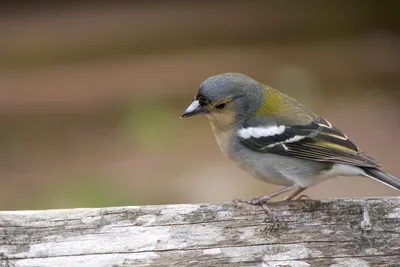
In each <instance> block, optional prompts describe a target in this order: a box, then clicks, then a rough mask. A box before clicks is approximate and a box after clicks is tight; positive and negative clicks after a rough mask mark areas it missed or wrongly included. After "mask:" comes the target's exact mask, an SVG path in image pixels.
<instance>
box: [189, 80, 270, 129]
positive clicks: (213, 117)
mask: <svg viewBox="0 0 400 267" xmlns="http://www.w3.org/2000/svg"><path fill="white" fill-rule="evenodd" d="M264 94H265V90H264V85H263V84H261V83H259V82H257V81H256V80H254V79H252V78H250V77H248V76H246V75H244V74H240V73H225V74H220V75H217V76H213V77H210V78H208V79H207V80H205V81H204V82H203V83H202V84H201V85H200V88H199V89H198V91H197V94H196V96H195V99H194V101H193V102H192V104H191V105H190V106H189V107H188V108H187V110H186V111H185V112H184V113H183V114H182V116H181V118H184V117H190V116H193V115H197V114H204V115H206V116H207V117H208V118H209V119H210V121H211V122H212V123H213V122H214V123H216V124H221V126H223V125H224V124H226V125H225V126H228V125H231V124H232V123H242V122H243V121H246V120H247V119H249V118H250V117H251V116H253V115H254V114H255V113H256V112H257V111H258V110H259V108H260V106H261V104H262V101H263V99H264Z"/></svg>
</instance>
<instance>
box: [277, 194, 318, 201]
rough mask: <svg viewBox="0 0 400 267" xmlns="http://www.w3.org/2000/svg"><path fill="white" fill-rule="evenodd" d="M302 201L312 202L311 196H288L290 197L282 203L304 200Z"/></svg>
mask: <svg viewBox="0 0 400 267" xmlns="http://www.w3.org/2000/svg"><path fill="white" fill-rule="evenodd" d="M302 199H307V200H311V198H310V197H309V196H307V195H301V196H299V197H297V198H294V197H290V196H288V197H285V198H284V199H282V201H295V200H302Z"/></svg>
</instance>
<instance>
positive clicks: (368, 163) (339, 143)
mask: <svg viewBox="0 0 400 267" xmlns="http://www.w3.org/2000/svg"><path fill="white" fill-rule="evenodd" d="M237 135H238V138H239V141H240V142H241V143H242V144H243V145H244V146H246V147H247V148H249V149H251V150H253V151H258V152H261V153H274V154H279V155H284V156H290V157H296V158H301V159H307V160H313V161H321V162H331V163H343V164H349V165H354V166H360V167H373V168H380V166H379V164H378V163H377V162H376V161H375V160H374V159H372V158H371V157H369V156H367V155H366V154H364V153H363V152H362V151H360V149H359V148H358V147H357V146H356V145H355V144H354V143H353V142H352V141H350V140H349V138H348V137H347V136H346V135H345V134H344V133H343V132H342V131H340V130H339V129H338V128H336V127H334V126H333V125H332V124H330V123H329V122H328V121H327V120H325V119H324V118H322V117H317V118H316V119H315V120H314V121H312V122H311V123H310V124H308V125H291V126H286V125H269V126H257V127H251V126H250V125H246V126H245V127H243V128H242V129H240V130H238V132H237Z"/></svg>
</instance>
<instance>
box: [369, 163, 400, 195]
mask: <svg viewBox="0 0 400 267" xmlns="http://www.w3.org/2000/svg"><path fill="white" fill-rule="evenodd" d="M363 170H364V172H365V174H366V175H367V176H368V177H370V178H372V179H375V180H377V181H379V182H381V183H384V184H385V185H388V186H390V187H392V188H394V189H397V190H400V178H397V177H395V176H393V175H391V174H389V173H387V172H384V171H382V170H379V169H374V168H363Z"/></svg>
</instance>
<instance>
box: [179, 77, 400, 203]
mask: <svg viewBox="0 0 400 267" xmlns="http://www.w3.org/2000/svg"><path fill="white" fill-rule="evenodd" d="M199 114H203V115H205V116H206V117H207V118H208V119H209V121H210V123H211V128H212V130H213V132H214V135H215V138H216V140H217V143H218V145H219V147H220V149H221V150H222V152H223V153H224V154H225V155H226V156H227V157H228V158H230V159H231V160H233V161H234V162H235V163H236V164H237V165H238V166H239V167H240V168H242V169H244V170H246V171H247V172H249V173H250V174H251V175H252V176H254V177H256V178H258V179H260V180H262V181H265V182H268V183H273V184H277V185H282V186H286V187H284V188H283V189H281V190H279V191H277V192H274V193H271V194H268V195H266V196H263V197H260V198H255V199H251V200H237V201H240V202H245V203H249V204H253V205H258V204H263V203H265V202H266V201H268V200H269V199H271V198H273V197H276V196H278V195H280V194H283V193H285V192H288V191H291V190H294V191H293V193H292V194H291V195H290V196H289V197H287V198H285V199H286V200H292V199H294V197H296V196H297V195H298V194H300V193H301V192H302V191H304V190H305V189H306V188H308V187H310V186H312V185H314V184H317V183H319V182H322V181H325V180H326V179H328V178H330V177H334V176H338V175H343V176H354V175H362V176H366V177H370V178H373V179H375V180H377V181H380V182H382V183H384V184H385V185H388V186H391V187H393V188H395V189H397V190H400V179H399V178H396V177H394V176H393V175H391V174H389V173H387V172H385V171H384V170H382V169H381V167H380V165H379V164H378V163H377V162H376V161H375V160H374V159H373V158H371V157H369V156H367V155H366V154H365V153H364V152H362V151H361V150H360V149H359V148H358V147H357V146H356V145H355V144H354V143H353V142H352V141H350V139H349V138H348V137H347V136H346V135H345V134H344V133H343V132H342V131H341V130H339V129H338V128H336V127H335V126H333V125H332V124H331V123H329V122H328V121H327V120H326V119H324V118H322V117H320V116H318V115H317V114H315V113H313V112H312V111H310V110H308V109H307V108H306V107H304V106H303V105H301V104H300V103H298V102H297V101H296V100H294V99H293V98H291V97H289V96H287V95H285V94H283V93H281V92H279V91H277V90H275V89H273V88H271V87H269V86H267V85H264V84H262V83H260V82H257V81H256V80H254V79H252V78H250V77H248V76H246V75H244V74H239V73H226V74H221V75H217V76H214V77H210V78H208V79H207V80H205V81H204V82H203V83H202V84H201V86H200V88H199V89H198V91H197V94H196V96H195V99H194V101H193V102H192V104H191V105H190V106H189V107H188V108H187V109H186V111H185V112H184V113H183V115H182V116H181V118H185V117H190V116H193V115H199Z"/></svg>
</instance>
